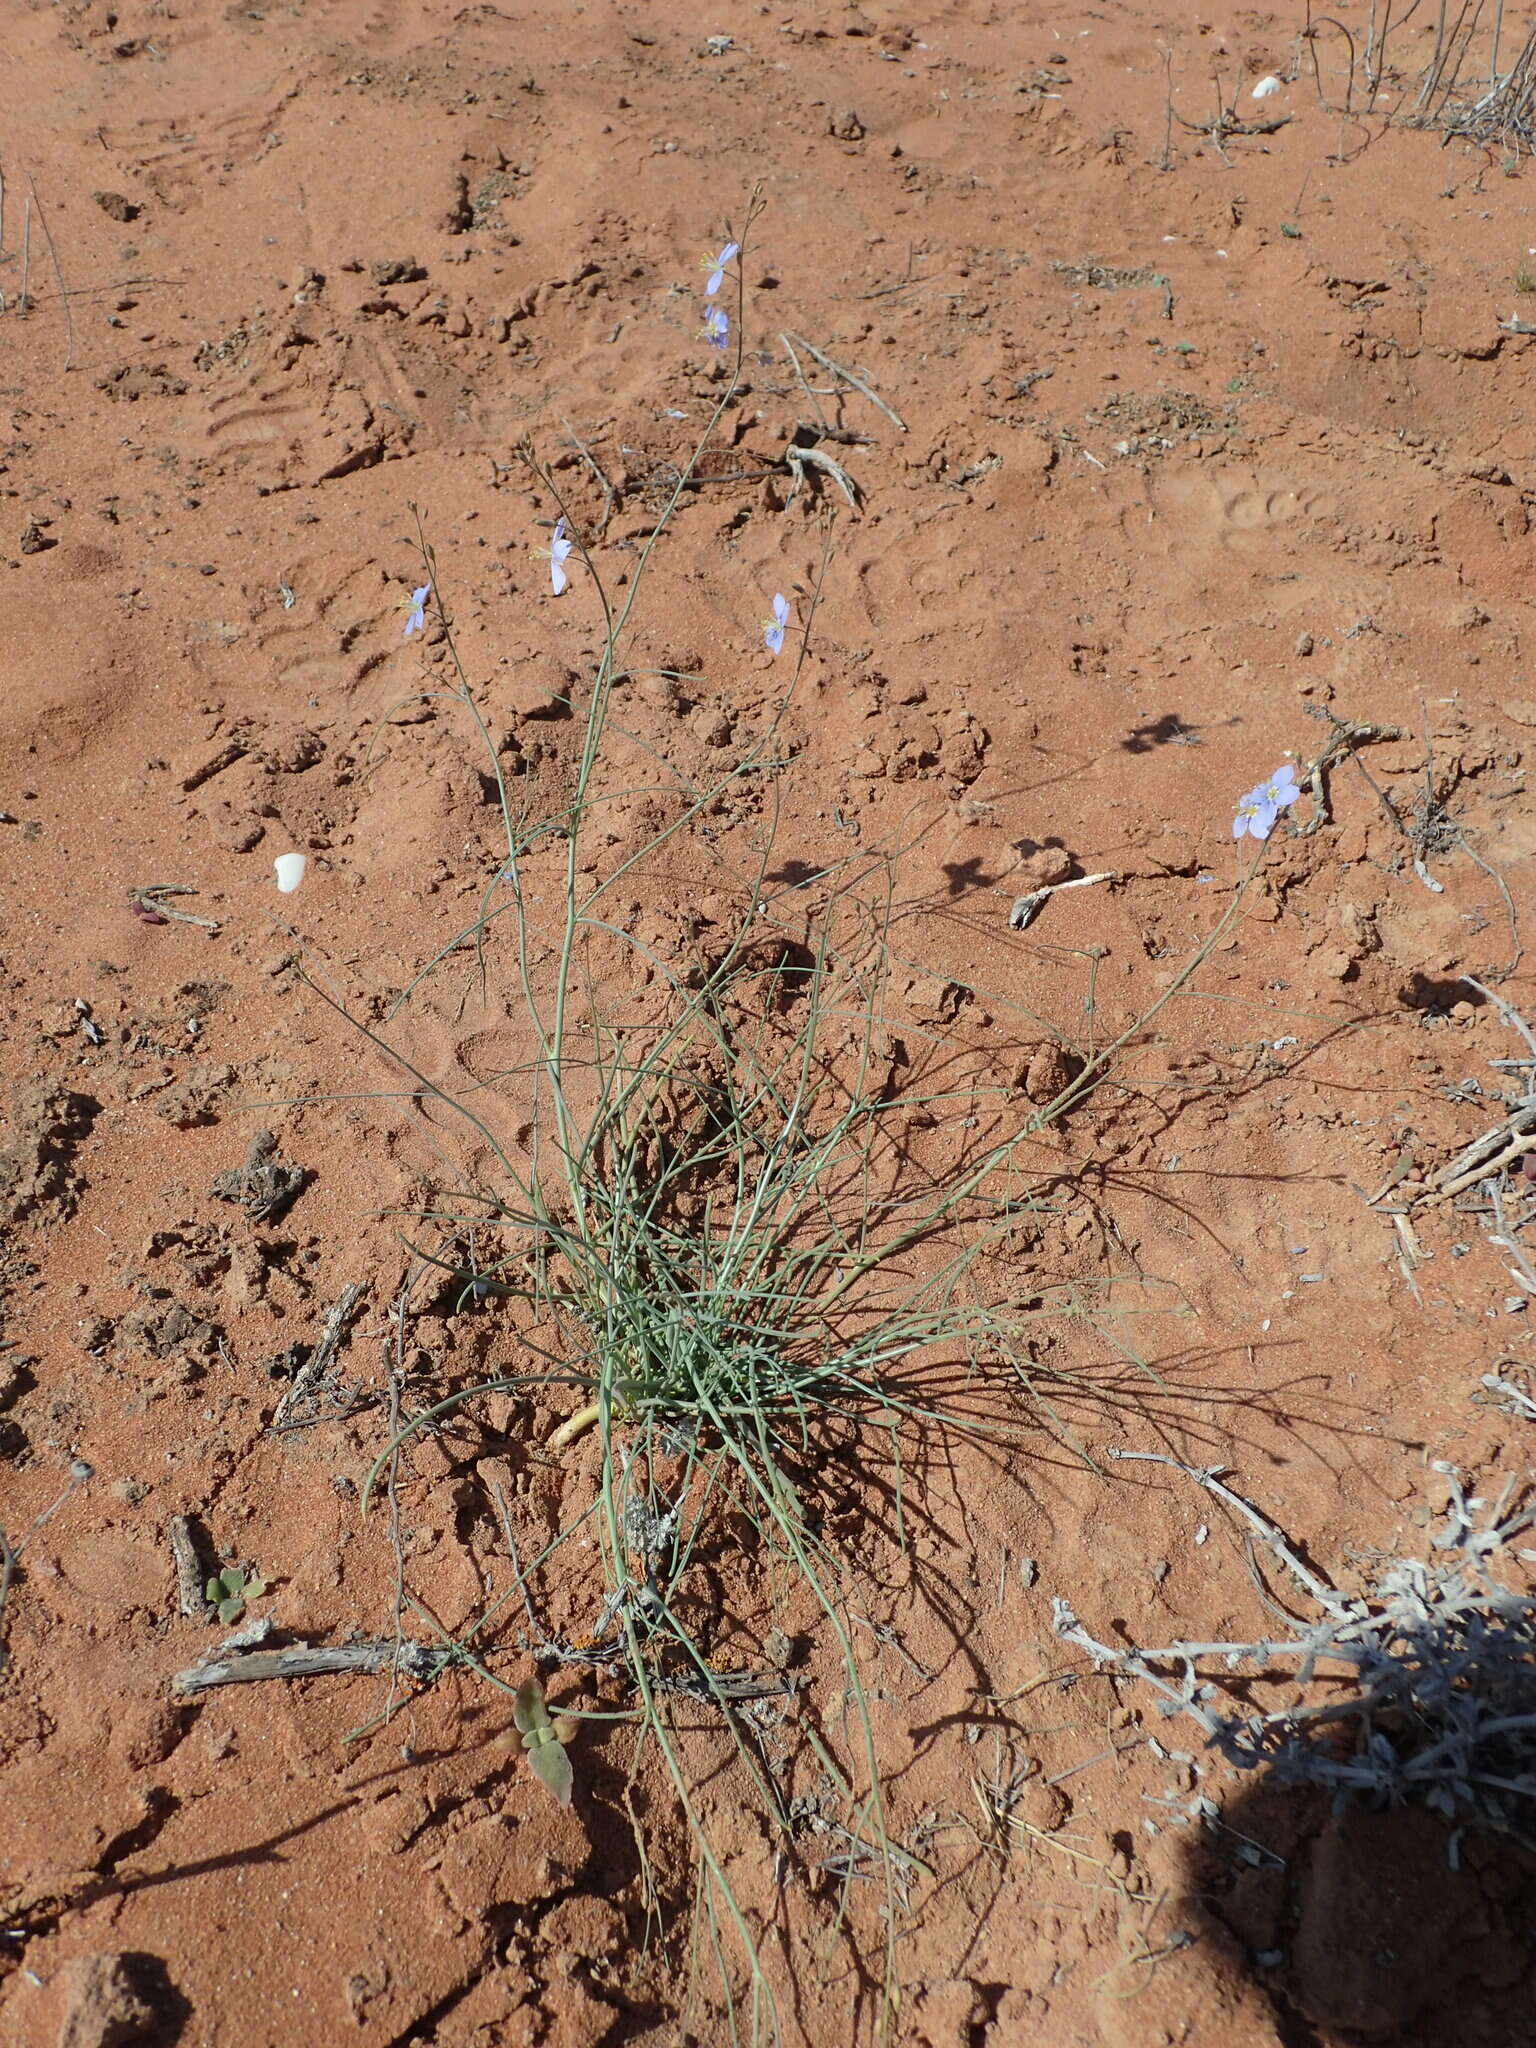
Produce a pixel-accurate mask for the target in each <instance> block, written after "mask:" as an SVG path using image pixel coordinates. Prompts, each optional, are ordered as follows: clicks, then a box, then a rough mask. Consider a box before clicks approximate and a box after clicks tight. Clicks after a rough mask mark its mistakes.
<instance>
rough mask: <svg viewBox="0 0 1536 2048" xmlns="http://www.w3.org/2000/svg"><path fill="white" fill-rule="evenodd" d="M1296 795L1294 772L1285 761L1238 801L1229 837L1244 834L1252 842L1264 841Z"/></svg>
mask: <svg viewBox="0 0 1536 2048" xmlns="http://www.w3.org/2000/svg"><path fill="white" fill-rule="evenodd" d="M1300 795H1301V786H1300V784H1299V783H1298V782H1297V780H1296V770H1295V769H1294V768H1293V767H1292V766H1291V764H1290V762H1289V761H1287V762H1286V763H1285V765H1284V766H1283V767H1280V768H1277V769H1276V770H1275V772H1274V774H1273V775H1272V776H1271V777H1270V778H1269V780H1268V781H1267V782H1261V783H1258V784H1257V785H1256V786H1255V787H1254V788H1253V789H1250V790H1248V791H1246V792H1245V793H1244V794H1243V795H1242V796H1240V797H1239V798H1238V801H1237V816H1236V817H1235V818H1234V819H1233V820H1232V837H1233V838H1234V839H1241V838H1242V837H1243V835H1244V834H1245V833H1246V834H1247V835H1248V836H1249V837H1250V838H1253V839H1267V838H1268V837H1269V835H1270V833H1271V832H1273V831H1274V829H1275V820H1276V818H1278V817H1279V815H1280V813H1281V812H1282V811H1284V810H1288V809H1289V807H1290V806H1291V805H1292V804H1293V803H1295V801H1296V799H1297V797H1299V796H1300Z"/></svg>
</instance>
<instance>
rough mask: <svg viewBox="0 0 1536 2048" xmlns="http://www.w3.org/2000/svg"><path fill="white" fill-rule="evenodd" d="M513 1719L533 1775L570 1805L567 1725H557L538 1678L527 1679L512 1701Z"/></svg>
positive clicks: (561, 1800) (563, 1802)
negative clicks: (550, 1712)
mask: <svg viewBox="0 0 1536 2048" xmlns="http://www.w3.org/2000/svg"><path fill="white" fill-rule="evenodd" d="M512 1718H513V1720H514V1721H515V1722H516V1723H517V1731H518V1733H519V1734H520V1735H521V1736H522V1738H523V1747H524V1749H526V1750H527V1752H528V1761H529V1763H530V1764H531V1765H532V1767H533V1775H534V1776H535V1777H536V1778H537V1779H538V1780H539V1783H540V1784H541V1785H543V1786H544V1787H545V1788H546V1790H548V1791H550V1792H553V1793H554V1795H555V1797H556V1798H557V1799H558V1800H559V1801H560V1804H561V1805H562V1806H569V1805H570V1803H571V1791H572V1787H573V1783H574V1780H573V1777H572V1772H571V1760H570V1758H569V1757H568V1756H567V1755H566V1753H565V1743H566V1731H567V1728H568V1726H569V1724H568V1723H566V1722H564V1721H562V1723H561V1724H560V1725H559V1726H557V1725H556V1724H555V1723H554V1722H553V1721H552V1720H551V1719H550V1718H549V1708H548V1707H547V1706H546V1705H545V1704H544V1688H543V1686H541V1685H540V1684H539V1681H538V1680H537V1679H536V1678H525V1679H524V1680H523V1682H522V1684H521V1685H520V1686H519V1687H518V1688H517V1696H516V1698H515V1699H514V1700H513V1702H512Z"/></svg>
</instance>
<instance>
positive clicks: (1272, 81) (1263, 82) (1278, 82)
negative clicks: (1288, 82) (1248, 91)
mask: <svg viewBox="0 0 1536 2048" xmlns="http://www.w3.org/2000/svg"><path fill="white" fill-rule="evenodd" d="M1284 83H1285V80H1284V79H1283V78H1276V77H1275V75H1274V73H1273V72H1271V73H1270V75H1269V76H1268V78H1261V79H1260V80H1259V82H1258V84H1257V85H1256V86H1255V87H1254V88H1253V97H1254V98H1255V99H1256V100H1267V99H1268V98H1269V96H1270V94H1271V93H1272V92H1278V91H1279V90H1280V88H1281V86H1282V85H1283V84H1284Z"/></svg>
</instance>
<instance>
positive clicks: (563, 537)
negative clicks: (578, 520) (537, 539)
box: [549, 512, 575, 597]
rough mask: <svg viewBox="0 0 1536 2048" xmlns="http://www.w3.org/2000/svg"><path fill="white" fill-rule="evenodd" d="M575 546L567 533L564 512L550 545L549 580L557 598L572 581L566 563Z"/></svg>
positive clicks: (557, 522)
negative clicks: (566, 571) (567, 572)
mask: <svg viewBox="0 0 1536 2048" xmlns="http://www.w3.org/2000/svg"><path fill="white" fill-rule="evenodd" d="M574 545H575V543H574V541H572V540H571V538H570V537H569V535H568V534H567V533H566V530H565V514H564V513H563V512H562V513H561V515H560V517H559V518H558V519H557V520H556V521H555V532H554V538H553V539H552V540H551V541H550V544H549V580H550V584H551V586H552V587H553V589H554V593H555V595H556V597H558V596H559V595H560V593H561V591H563V590H564V589H565V586H566V585H567V583H569V582H570V580H571V579H570V578H569V576H567V575H566V573H565V563H566V557H567V556H568V555H569V554H570V552H571V549H572V548H573V547H574Z"/></svg>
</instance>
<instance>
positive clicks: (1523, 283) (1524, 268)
mask: <svg viewBox="0 0 1536 2048" xmlns="http://www.w3.org/2000/svg"><path fill="white" fill-rule="evenodd" d="M1515 290H1516V291H1517V292H1536V272H1533V271H1532V269H1531V266H1530V265H1529V264H1528V263H1522V264H1521V266H1520V268H1519V269H1518V270H1517V271H1516V272H1515Z"/></svg>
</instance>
